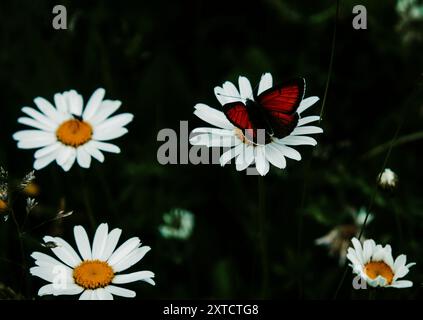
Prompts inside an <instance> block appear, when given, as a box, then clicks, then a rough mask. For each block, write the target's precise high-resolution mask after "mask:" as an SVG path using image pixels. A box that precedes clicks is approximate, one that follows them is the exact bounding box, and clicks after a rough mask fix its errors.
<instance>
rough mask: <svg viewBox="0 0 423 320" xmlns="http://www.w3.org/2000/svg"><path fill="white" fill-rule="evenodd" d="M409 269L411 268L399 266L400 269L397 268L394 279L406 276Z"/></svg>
mask: <svg viewBox="0 0 423 320" xmlns="http://www.w3.org/2000/svg"><path fill="white" fill-rule="evenodd" d="M409 271H410V270H409V269H408V268H406V267H405V266H404V267H400V268H398V270H395V275H394V281H395V280H397V279H400V278H403V277H405V276H406V275H407V274H408V272H409Z"/></svg>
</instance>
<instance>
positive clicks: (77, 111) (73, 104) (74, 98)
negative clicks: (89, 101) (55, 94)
mask: <svg viewBox="0 0 423 320" xmlns="http://www.w3.org/2000/svg"><path fill="white" fill-rule="evenodd" d="M64 96H65V99H66V101H67V104H68V107H69V112H70V113H72V114H74V115H76V116H78V117H80V116H81V115H82V107H83V104H84V100H83V99H82V96H81V95H80V94H79V93H78V92H76V91H75V90H70V91H67V92H65V93H64Z"/></svg>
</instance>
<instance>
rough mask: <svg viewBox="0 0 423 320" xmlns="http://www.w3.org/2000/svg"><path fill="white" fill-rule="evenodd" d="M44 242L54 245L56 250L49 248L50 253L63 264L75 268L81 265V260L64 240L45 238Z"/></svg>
mask: <svg viewBox="0 0 423 320" xmlns="http://www.w3.org/2000/svg"><path fill="white" fill-rule="evenodd" d="M43 240H44V242H46V243H47V242H53V243H56V245H57V247H56V248H51V251H53V253H54V254H55V255H56V256H57V257H58V258H59V259H60V260H62V261H63V262H64V263H65V264H67V265H68V266H70V267H75V266H77V265H78V264H80V263H81V258H80V257H79V256H78V254H77V253H76V252H75V250H74V249H73V248H72V247H71V246H70V245H69V243H67V242H66V241H65V240H63V239H62V238H59V237H50V236H45V237H44V238H43Z"/></svg>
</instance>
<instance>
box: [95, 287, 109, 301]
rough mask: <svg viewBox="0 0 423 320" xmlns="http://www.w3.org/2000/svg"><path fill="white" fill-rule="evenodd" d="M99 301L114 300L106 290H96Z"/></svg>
mask: <svg viewBox="0 0 423 320" xmlns="http://www.w3.org/2000/svg"><path fill="white" fill-rule="evenodd" d="M95 292H96V294H97V297H98V300H113V296H112V294H111V293H110V292H109V291H107V290H106V289H104V288H98V289H97V290H95Z"/></svg>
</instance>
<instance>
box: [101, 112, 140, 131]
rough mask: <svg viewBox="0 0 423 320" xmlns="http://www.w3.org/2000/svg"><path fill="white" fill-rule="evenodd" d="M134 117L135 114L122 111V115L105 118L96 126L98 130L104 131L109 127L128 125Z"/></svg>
mask: <svg viewBox="0 0 423 320" xmlns="http://www.w3.org/2000/svg"><path fill="white" fill-rule="evenodd" d="M133 119H134V115H133V114H130V113H122V114H120V115H117V116H114V117H112V118H110V119H107V120H105V121H104V122H102V123H101V124H98V125H97V126H96V130H99V131H102V130H107V129H108V128H120V127H123V126H126V125H127V124H128V123H130V122H131V121H132V120H133Z"/></svg>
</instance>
